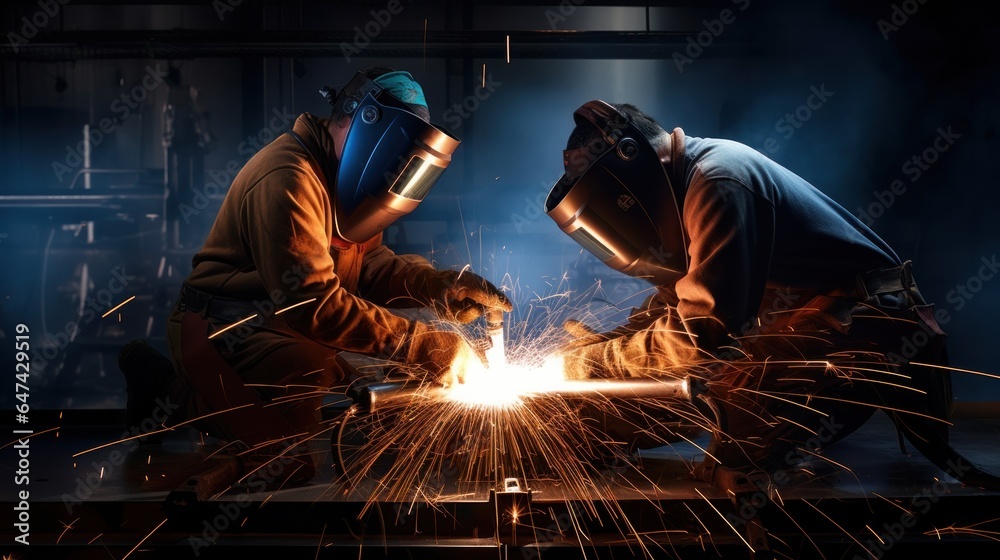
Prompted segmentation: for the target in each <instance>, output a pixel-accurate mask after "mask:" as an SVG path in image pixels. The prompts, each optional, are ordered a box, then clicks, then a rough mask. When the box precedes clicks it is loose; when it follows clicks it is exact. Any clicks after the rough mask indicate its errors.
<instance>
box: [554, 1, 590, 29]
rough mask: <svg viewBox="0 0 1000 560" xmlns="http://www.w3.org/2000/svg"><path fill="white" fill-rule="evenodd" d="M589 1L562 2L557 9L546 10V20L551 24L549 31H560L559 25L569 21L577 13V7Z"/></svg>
mask: <svg viewBox="0 0 1000 560" xmlns="http://www.w3.org/2000/svg"><path fill="white" fill-rule="evenodd" d="M586 1H587V0H562V2H559V6H558V7H557V8H555V9H552V8H549V9H547V10H545V20H546V21H548V22H549V29H551V30H553V31H555V30H557V29H559V24H560V23H562V22H564V21H566V20H567V19H569V17H570V16H572V15H573V14H574V13H576V7H577V6H580V5H581V4H584V3H586Z"/></svg>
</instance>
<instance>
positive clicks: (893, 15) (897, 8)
mask: <svg viewBox="0 0 1000 560" xmlns="http://www.w3.org/2000/svg"><path fill="white" fill-rule="evenodd" d="M926 3H927V0H903V2H901V3H899V4H893V5H892V8H891V9H890V11H889V18H888V19H879V20H878V21H876V22H875V25H876V26H878V31H879V33H881V34H882V40H884V41H888V40H889V34H890V33H894V32H896V31H899V28H900V27H903V26H904V25H906V22H908V21H910V17H911V16H913V15H914V14H916V13H917V10H919V9H920V6H923V5H924V4H926Z"/></svg>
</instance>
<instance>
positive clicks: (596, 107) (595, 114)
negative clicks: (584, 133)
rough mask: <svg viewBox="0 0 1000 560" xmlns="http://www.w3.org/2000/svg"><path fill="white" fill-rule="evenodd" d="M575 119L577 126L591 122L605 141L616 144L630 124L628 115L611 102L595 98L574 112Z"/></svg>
mask: <svg viewBox="0 0 1000 560" xmlns="http://www.w3.org/2000/svg"><path fill="white" fill-rule="evenodd" d="M573 121H574V122H575V123H576V124H577V126H579V125H581V124H591V125H593V126H594V127H595V128H596V129H597V130H599V131H600V133H601V136H603V137H604V141H605V142H607V143H608V144H609V145H611V146H614V145H615V143H616V142H618V139H619V138H621V136H622V133H623V130H624V129H625V128H626V127H627V126H628V125H629V122H628V117H627V116H626V115H623V114H621V113H619V112H618V110H617V109H615V108H614V107H612V106H611V104H610V103H608V102H606V101H602V100H600V99H595V100H593V101H588V102H586V103H584V104H583V105H581V106H580V108H579V109H577V110H576V111H574V112H573Z"/></svg>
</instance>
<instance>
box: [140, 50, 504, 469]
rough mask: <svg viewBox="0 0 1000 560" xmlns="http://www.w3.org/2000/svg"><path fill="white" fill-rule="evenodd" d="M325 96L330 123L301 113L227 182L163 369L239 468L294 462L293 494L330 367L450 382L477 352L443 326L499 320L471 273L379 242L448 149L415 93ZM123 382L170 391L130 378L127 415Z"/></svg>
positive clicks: (358, 83)
mask: <svg viewBox="0 0 1000 560" xmlns="http://www.w3.org/2000/svg"><path fill="white" fill-rule="evenodd" d="M322 93H323V94H324V96H325V97H326V98H327V100H328V101H329V102H330V104H331V105H332V107H333V111H332V114H331V116H330V117H329V118H320V117H316V116H313V115H311V114H309V113H305V114H302V115H301V116H299V117H298V119H297V120H296V121H295V124H294V126H293V128H292V130H291V131H289V132H287V133H286V134H284V135H281V136H279V137H278V138H277V139H275V140H274V141H273V142H271V143H270V144H269V145H267V146H265V147H264V148H262V149H261V150H260V151H259V152H258V153H257V154H256V155H254V156H253V157H252V158H251V159H250V160H249V161H248V162H247V163H246V165H245V166H244V167H243V169H242V170H241V171H240V172H239V174H238V175H237V176H236V178H235V179H234V181H233V184H232V186H231V187H230V189H229V191H228V193H227V195H226V198H225V200H224V201H223V203H222V207H221V209H220V211H219V213H218V216H217V217H216V220H215V223H214V225H213V226H212V228H211V231H210V232H209V234H208V237H207V239H206V240H205V243H204V247H203V248H202V250H201V251H200V252H198V253H197V255H195V257H194V259H193V270H192V272H191V273H190V275H189V276H188V278H187V279H186V281H185V282H184V284H183V287H182V289H181V293H180V297H179V299H178V301H177V305H176V308H175V310H174V312H173V313H172V315H171V317H170V319H169V323H168V340H169V345H170V349H171V352H172V355H173V361H174V365H175V366H176V369H177V374H178V376H179V378H180V380H181V381H182V382H183V385H184V386H186V388H187V389H189V390H190V394H191V399H190V401H189V403H188V404H187V405H185V407H184V410H183V411H182V412H185V413H186V414H182V415H184V416H187V417H188V418H193V417H197V416H201V415H204V414H213V413H215V414H214V415H213V416H211V417H209V418H208V419H207V420H208V424H209V431H210V433H212V435H215V436H217V437H220V438H222V439H223V440H226V441H229V442H234V443H237V442H238V443H240V444H242V445H243V446H245V448H248V449H250V450H257V449H259V450H260V452H259V453H256V454H255V453H253V452H251V453H248V454H247V456H249V457H253V456H257V457H258V458H263V460H267V459H268V458H269V457H274V456H279V455H280V456H282V457H283V459H286V460H287V458H288V457H294V458H295V460H296V461H297V463H295V465H294V467H295V471H296V472H295V474H294V475H291V476H290V478H291V479H293V480H296V481H301V480H308V479H310V478H311V477H312V476H313V475H314V473H315V468H314V465H313V462H312V460H311V458H310V456H308V454H306V453H305V452H300V451H298V450H296V449H295V445H296V444H298V443H300V442H302V441H305V440H306V439H308V438H309V437H312V436H315V435H316V434H317V433H320V432H321V431H322V430H323V429H324V428H323V426H321V425H320V420H321V417H320V408H321V405H322V400H323V396H324V394H326V393H327V392H329V388H330V387H331V386H332V385H334V384H335V383H337V382H339V381H344V379H345V373H344V370H343V369H342V367H341V366H340V365H338V360H337V355H338V353H339V352H351V353H357V354H362V355H366V356H373V357H380V358H385V359H388V360H390V361H394V362H398V363H400V364H401V365H404V366H405V368H406V370H407V371H409V372H411V373H414V374H415V375H419V376H421V377H422V378H424V379H430V380H432V381H436V382H441V383H448V382H449V379H450V378H449V376H448V374H449V371H448V370H449V366H450V364H451V363H452V362H453V360H455V359H456V357H460V356H461V355H465V354H469V353H474V352H475V350H473V349H472V347H471V346H470V344H469V342H467V340H466V338H464V337H463V336H462V335H461V334H460V333H459V332H458V329H450V328H448V326H449V325H455V324H457V323H459V322H461V323H468V322H471V321H473V320H475V319H478V318H479V317H480V316H484V315H485V316H488V317H489V318H490V319H491V320H494V321H495V320H498V319H499V320H502V318H501V317H502V313H503V312H504V311H509V310H510V309H511V304H510V302H509V301H508V299H507V298H506V296H504V295H503V293H501V292H500V291H499V290H498V289H497V288H496V287H495V286H494V285H493V284H491V283H490V282H488V281H486V280H485V279H483V278H481V277H479V276H477V275H476V274H473V273H472V272H469V271H467V270H466V271H453V270H436V269H435V268H433V267H432V265H431V264H430V263H429V262H428V261H427V260H426V259H424V258H422V257H420V256H416V255H397V254H394V253H393V251H392V250H390V249H389V248H388V247H387V246H385V245H384V244H383V243H382V232H383V231H384V230H385V229H386V227H388V226H389V225H390V224H392V223H393V222H394V221H396V220H397V219H399V218H401V217H402V216H405V215H406V214H407V213H409V212H411V211H412V210H414V209H415V208H416V207H417V205H418V204H420V202H421V201H422V200H423V199H424V197H426V196H427V194H428V192H429V191H430V190H431V187H432V186H433V185H434V183H435V181H437V179H438V178H439V177H440V176H441V174H442V173H443V172H444V171H445V168H447V167H448V164H449V162H450V161H451V156H452V153H453V152H454V151H455V149H456V148H457V147H458V144H459V140H458V139H457V138H455V137H454V136H452V135H451V134H450V133H448V132H447V131H445V130H444V129H442V128H440V127H438V126H436V125H434V124H431V123H430V121H429V118H428V115H429V113H428V109H427V103H426V101H425V99H424V94H423V91H422V88H421V87H420V85H419V84H418V83H417V82H416V81H415V80H414V79H413V78H412V76H411V75H410V74H409V73H407V72H399V71H393V70H391V69H388V68H372V69H368V70H364V71H362V72H359V73H358V74H356V75H355V76H354V78H353V79H352V80H351V81H350V82H349V83H347V84H346V85H345V86H344V87H343V88H342V89H340V90H339V91H337V90H333V89H330V88H324V90H323V92H322ZM415 307H430V308H432V309H433V310H435V311H436V312H437V314H436V315H434V314H431V315H429V316H428V318H429V319H431V320H428V321H423V320H417V319H414V318H412V317H414V316H416V317H420V316H421V315H419V314H409V315H407V314H403V313H394V312H392V311H390V308H415ZM435 318H439V319H442V320H443V323H444V325H442V324H439V323H438V321H437V320H436V319H435ZM241 321H243V322H242V323H241ZM466 330H468V329H466ZM129 350H130V349H129V348H126V349H125V350H124V351H123V354H122V362H123V363H125V364H126V367H124V369H125V370H126V375H128V371H127V370H128V367H127V363H128V352H129ZM133 380H135V382H136V385H137V386H139V385H143V386H145V385H155V386H153V387H149V388H147V389H148V390H147V391H145V394H147V395H148V394H149V393H153V394H155V393H157V392H168V393H169V392H170V390H171V387H173V386H174V385H175V384H174V383H173V382H172V381H171V380H167V379H160V380H158V381H155V382H154V381H149V380H141V381H140V380H137V379H135V376H133V378H132V379H129V381H130V389H129V390H130V400H132V399H131V397H132V394H133V393H135V395H136V396H135V399H134V400H135V402H136V406H135V408H136V409H139V410H141V409H143V408H144V406H143V399H142V397H141V396H139V395H140V393H142V391H141V390H140V389H138V388H133V387H131V385H132V381H133ZM147 402H148V401H147ZM131 408H133V407H132V406H131V403H130V409H131ZM223 411H228V412H223ZM290 449H291V450H292V451H289V450H290ZM285 471H286V474H291V472H292V471H293V469H291V468H288V469H285Z"/></svg>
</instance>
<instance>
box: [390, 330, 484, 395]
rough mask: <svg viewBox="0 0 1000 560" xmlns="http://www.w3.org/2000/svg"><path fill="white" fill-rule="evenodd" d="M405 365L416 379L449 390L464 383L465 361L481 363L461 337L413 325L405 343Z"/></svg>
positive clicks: (475, 353)
mask: <svg viewBox="0 0 1000 560" xmlns="http://www.w3.org/2000/svg"><path fill="white" fill-rule="evenodd" d="M404 348H405V354H404V356H405V357H404V358H403V361H404V364H403V366H404V367H405V368H406V369H407V370H411V373H412V374H413V375H415V376H416V377H420V378H423V379H426V380H428V381H431V382H434V383H439V384H441V385H445V386H449V385H453V384H455V383H463V382H464V381H465V367H466V364H467V363H468V362H467V361H468V360H476V359H481V357H480V355H481V352H478V351H476V350H475V349H474V348H473V347H472V346H471V345H470V344H469V343H468V342H467V341H466V340H465V338H463V337H462V336H461V335H460V334H458V333H456V332H454V331H450V330H445V329H440V328H435V327H434V326H433V325H431V324H428V323H423V322H420V321H414V323H413V327H412V328H411V329H410V333H409V334H408V335H407V336H406V339H405V341H404Z"/></svg>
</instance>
